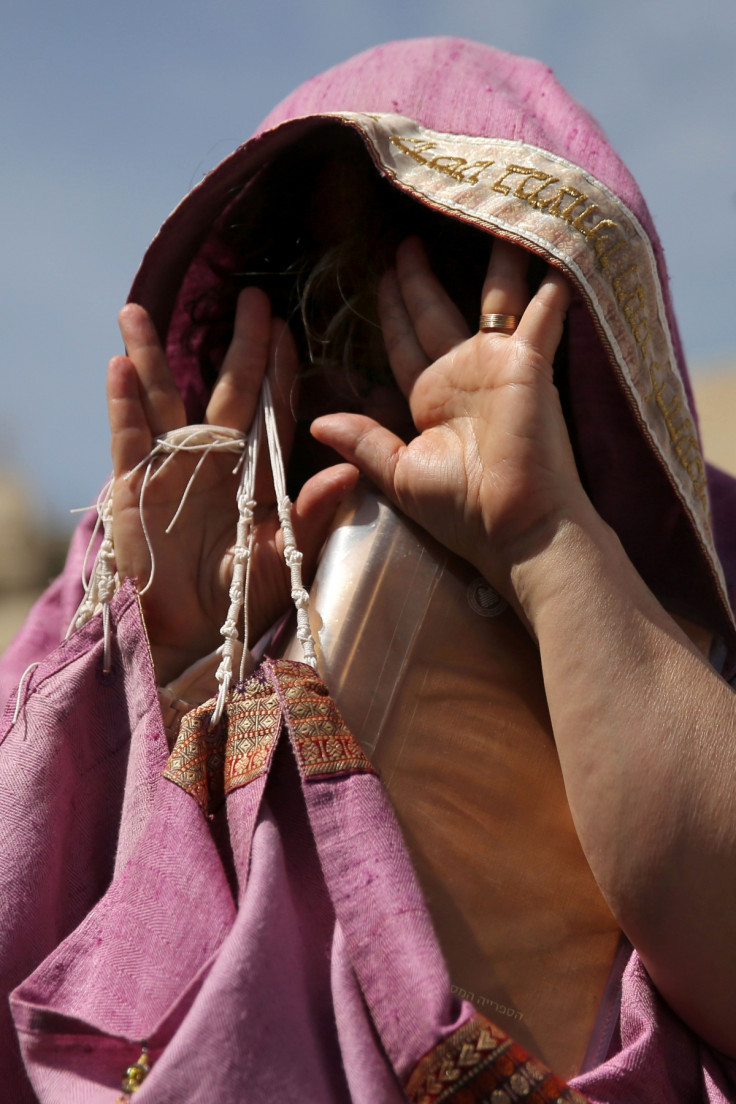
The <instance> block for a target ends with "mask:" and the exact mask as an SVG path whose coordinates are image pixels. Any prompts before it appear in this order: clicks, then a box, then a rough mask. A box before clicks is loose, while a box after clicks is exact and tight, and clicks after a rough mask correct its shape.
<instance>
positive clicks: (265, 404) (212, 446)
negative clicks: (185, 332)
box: [67, 380, 317, 725]
mask: <svg viewBox="0 0 736 1104" xmlns="http://www.w3.org/2000/svg"><path fill="white" fill-rule="evenodd" d="M264 425H265V429H266V440H267V444H268V451H269V458H270V461H271V471H272V475H273V484H274V490H275V493H276V507H277V511H278V517H279V522H280V525H281V531H282V537H283V542H284V560H285V561H286V565H287V567H288V569H289V573H290V583H291V598H292V601H293V602H294V605H295V606H296V613H297V637H298V639H299V640H300V641H301V644H302V650H303V653H304V659H305V661H306V662H307V663H308V664H309V665H310V666H311V667H316V666H317V657H316V653H315V646H314V639H313V637H312V631H311V628H310V624H309V595H308V593H307V590H306V589H305V587H304V585H303V582H302V554H301V552H300V551H299V549H298V548H297V546H296V541H295V539H294V529H293V526H292V522H291V501H290V499H289V497H288V495H287V493H286V475H285V472H284V460H283V454H282V451H281V445H280V442H279V437H278V429H277V425H276V415H275V412H274V405H273V395H272V393H271V388H270V386H269V383H268V380H264V381H263V384H262V387H261V396H260V401H259V404H258V410H257V412H256V416H255V418H254V419H253V423H252V425H251V428H250V431H249V432H248V434H247V436H244V435H243V434H242V433H240V432H239V431H238V430H235V429H231V428H228V427H225V426H211V425H195V426H184V427H182V428H181V429H175V430H171V431H170V432H169V433H165V434H163V435H162V436H160V437H158V438H156V441H155V443H154V446H153V448H152V449H151V451H150V452H149V454H148V455H147V456H145V457H144V458H143V459H142V460H141V461H140V463H139V464H136V466H135V467H134V468H133V469H131V471H129V472H128V473H127V475H126V476H125V478H126V480H129V479H131V478H132V477H133V476H134V475H136V474H137V473H138V472H139V471H141V470H142V471H143V478H142V480H141V489H140V493H139V499H138V508H139V511H140V517H141V528H142V530H143V536H144V540H145V542H146V546H147V548H148V554H149V559H150V569H149V575H148V580H147V582H146V584H145V586H144V587H143V588H142V590H141V591H140V594H141V595H143V594H145V593H146V591H147V590H148V589H149V588H150V587H151V585H152V584H153V579H154V575H155V570H156V560H155V555H154V549H153V542H152V540H151V537H150V533H149V531H148V527H147V525H146V520H145V510H144V507H145V496H146V491H147V490H148V488H149V487H150V484H151V483H152V482H153V480H154V479H156V478H157V477H158V476H160V475H161V472H162V471H164V470H165V468H166V466H167V465H168V464H169V463H170V462H171V461H172V460H173V459H174V457H175V456H176V455H178V454H181V453H184V452H191V453H201V456H200V457H199V460H198V461H197V464H196V465H195V467H194V470H193V472H192V474H191V476H190V477H189V480H188V482H187V485H186V487H185V488H184V492H183V494H182V496H181V499H180V501H179V503H178V505H177V507H176V510H175V512H174V515H173V517H172V518H171V521H170V522H169V524H168V525H167V527H166V530H165V533H166V534H169V533H170V532H171V531H172V529H173V527H174V526H175V524H176V522H177V521H178V519H179V517H180V516H181V514H182V511H183V509H184V507H185V504H186V501H187V499H188V497H189V494H190V492H191V490H192V487H193V486H194V484H195V482H196V479H197V476H198V475H199V473H200V471H201V470H202V466H203V464H204V463H205V461H206V459H207V457H208V456H209V455H211V454H212V453H223V452H224V453H233V454H236V455H237V456H238V458H239V459H238V462H237V463H236V465H235V467H234V469H233V474H234V475H235V474H237V473H238V470H239V469H240V480H239V483H238V490H237V506H238V524H237V530H236V537H235V548H234V551H233V574H232V579H231V583H230V590H229V598H230V606H229V609H228V613H227V617H226V619H225V622H224V624H223V625H222V628H221V629H220V634H221V636H222V638H223V643H222V645H221V648H220V652H221V656H222V659H221V662H220V665H219V667H218V669H217V672H216V677H217V681H218V683H219V692H218V696H217V703H216V706H215V711H214V713H213V716H212V724H213V725H214V724H217V722H218V721H219V720H220V718H221V717H222V713H223V710H224V708H225V703H226V700H227V696H228V693H229V691H230V686H231V683H232V678H233V660H234V657H235V654H236V650H237V649H236V642H237V640H238V637H239V633H238V622H239V621H240V620H241V618H242V622H243V637H242V639H243V644H244V647H243V652H242V658H241V661H240V669H239V678H240V680H241V681H242V679H243V678H244V674H245V664H246V660H247V645H248V595H249V589H250V578H251V565H252V559H253V547H254V533H255V531H254V515H255V509H256V501H255V484H256V471H257V463H258V456H259V452H260V448H261V440H262V427H263V426H264ZM159 461H160V462H159ZM112 492H113V482H112V480H110V482H109V483H108V484H107V485H106V487H105V488H104V489H103V491H102V493H101V494H100V498H99V499H98V502H97V513H98V518H97V523H96V525H95V529H94V532H93V535H92V538H91V540H90V548H91V546H92V544H93V542H94V540H95V537H96V535H97V533H98V532H99V529H100V526H101V527H102V531H103V539H102V544H101V546H100V549H99V551H98V553H97V556H96V558H95V561H94V564H93V567H92V571H91V573H90V576H89V579H87V577H86V576H87V561H88V556H89V549H88V552H87V555H86V556H85V561H84V566H83V569H82V584H83V587H84V592H85V593H84V598H83V599H82V602H81V604H80V606H79V608H78V610H77V612H76V614H75V616H74V618H73V620H72V623H71V625H70V626H69V632H68V633H67V636H68V635H70V634H71V632H72V631H73V630H74V629H76V628H79V627H81V626H82V625H83V624H85V622H86V621H88V620H89V619H90V618H91V617H92V615H93V614H94V613H95V612H96V611H97V610H99V609H101V611H102V617H103V636H104V669H105V671H109V670H110V665H111V623H110V610H109V604H110V600H111V599H112V597H113V595H114V594H115V592H116V591H117V589H118V588H119V586H120V579H119V577H118V575H117V573H116V570H115V552H114V547H113V536H112Z"/></svg>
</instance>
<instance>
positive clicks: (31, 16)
mask: <svg viewBox="0 0 736 1104" xmlns="http://www.w3.org/2000/svg"><path fill="white" fill-rule="evenodd" d="M428 34H457V35H462V36H465V37H468V38H475V39H478V40H480V41H484V42H488V43H490V44H493V45H495V46H499V47H501V48H502V49H507V50H511V51H513V52H516V53H522V54H529V55H532V56H535V57H539V58H541V59H542V60H544V61H545V62H547V63H548V64H549V65H551V66H552V67H553V68H554V69H555V71H556V73H557V76H558V77H559V78H560V80H561V81H562V83H563V84H565V85H566V87H567V88H568V89H569V90H570V91H571V92H572V93H573V95H575V96H576V97H577V98H578V99H580V100H581V101H582V102H583V103H584V104H585V105H586V107H588V109H589V110H590V111H591V112H592V113H593V114H594V115H595V116H596V117H597V118H598V119H599V120H600V121H601V122H602V124H603V126H604V127H605V129H606V131H607V132H608V135H609V137H610V139H611V140H612V142H613V144H614V145H615V146H616V147H617V148H618V150H619V152H620V153H621V154H622V156H623V158H624V160H625V161H626V162H627V163H628V165H629V167H630V168H631V169H632V171H633V173H634V175H635V176H636V178H637V180H638V181H639V184H640V186H641V188H642V190H643V192H644V195H645V197H646V198H647V200H648V202H649V205H650V208H651V209H652V211H653V214H654V218H655V222H656V223H657V225H658V228H659V231H660V235H661V237H662V239H663V241H664V245H665V250H666V253H667V257H668V262H669V266H670V274H671V278H672V283H673V290H674V297H675V304H676V308H677V312H678V317H679V320H680V325H681V330H682V333H683V338H684V342H685V347H686V350H687V353H688V356H689V358H690V360H691V362H693V363H695V364H696V365H699V364H702V363H704V362H708V361H711V360H714V359H716V358H720V357H723V358H730V359H732V360H733V359H736V356H734V354H735V353H736V317H735V316H736V309H735V308H734V298H735V295H736V249H735V248H734V246H735V245H736V133H735V131H736V127H735V126H734V118H735V117H736V94H735V93H734V87H735V82H734V69H736V4H734V2H733V0H617V2H616V3H615V4H613V3H602V2H600V0H599V2H598V3H596V2H592V3H591V0H557V2H556V3H554V4H553V3H550V2H549V0H506V2H505V3H501V2H499V0H442V2H439V0H370V2H367V0H314V2H312V3H309V4H306V3H297V2H296V0H284V2H280V0H271V2H270V3H268V2H267V0H266V2H262V0H258V2H256V0H240V2H239V3H236V2H234V0H209V2H208V3H206V4H205V3H203V2H202V0H197V3H194V2H191V0H176V2H174V0H126V2H125V3H115V4H113V3H108V2H106V0H95V2H92V0H68V2H67V3H65V4H59V3H58V2H52V0H6V3H5V5H4V8H3V19H2V36H1V39H0V103H1V104H2V105H3V106H2V109H1V110H0V142H1V143H2V158H1V159H0V174H1V175H0V188H1V190H2V192H1V194H2V198H3V202H2V205H1V206H0V235H1V238H0V240H2V243H3V263H2V265H1V266H0V327H1V331H0V332H1V333H2V342H1V343H0V357H1V360H0V372H2V383H3V388H2V393H3V403H2V405H1V406H0V467H3V468H6V469H7V468H8V467H10V466H13V467H16V468H18V469H19V470H21V471H22V472H23V473H25V475H26V477H27V479H28V481H29V486H30V488H31V491H32V493H33V495H34V496H35V498H36V500H37V502H38V503H39V505H40V506H41V507H42V508H43V509H46V510H49V511H51V513H52V514H53V516H54V518H55V519H56V520H60V521H64V519H65V518H67V517H68V511H69V510H70V509H71V508H72V507H75V506H80V505H85V504H86V503H87V502H89V501H90V500H91V499H92V498H93V496H94V494H95V493H96V490H97V488H98V487H99V485H100V484H101V483H102V482H103V480H104V478H105V476H106V473H107V469H108V467H109V461H108V451H107V430H106V424H105V408H104V370H105V365H106V362H107V359H108V358H109V356H111V355H112V354H113V353H115V352H118V351H120V340H119V337H118V334H117V327H116V322H115V316H116V313H117V309H118V307H119V306H120V305H121V304H122V303H123V302H124V300H125V298H126V295H127V290H128V287H129V285H130V282H131V280H132V277H133V275H134V273H135V270H136V267H137V265H138V262H139V260H140V258H141V255H142V253H143V250H144V249H145V247H146V245H147V243H148V241H149V240H150V238H151V237H152V236H153V234H154V233H155V232H156V230H157V228H158V226H159V224H160V223H161V222H162V221H163V219H164V218H165V217H166V215H167V214H168V212H169V210H170V209H171V208H172V207H173V206H174V205H175V204H176V203H177V202H178V200H179V199H180V198H181V196H182V195H183V194H184V193H185V192H186V191H187V190H188V189H189V188H190V187H191V186H192V184H193V183H195V182H196V181H197V180H198V179H199V178H200V177H201V175H202V174H203V172H205V171H206V170H207V169H209V168H211V167H212V166H213V165H214V164H216V163H217V161H219V160H220V159H221V157H223V156H224V155H225V154H226V153H228V152H229V151H230V150H231V149H232V148H234V147H235V146H237V145H238V144H240V142H241V141H243V139H244V138H246V137H247V136H248V134H249V133H250V132H251V131H252V130H253V129H254V128H255V126H256V125H257V123H258V122H259V120H260V119H261V118H262V117H263V116H264V115H265V114H266V113H267V111H268V110H269V109H270V108H271V107H272V106H273V104H274V103H276V102H277V101H278V100H279V99H281V98H282V97H283V96H284V95H285V94H286V93H287V92H289V91H290V90H291V89H292V88H293V87H294V86H295V85H296V84H297V83H299V82H300V81H301V80H303V79H306V78H307V77H309V76H311V75H312V74H313V73H315V72H318V71H319V70H321V69H324V68H326V67H327V66H329V65H332V64H335V63H336V62H338V61H341V60H343V59H344V58H346V57H348V56H350V55H351V54H353V53H357V52H358V51H359V50H362V49H365V48H367V47H369V46H371V45H375V44H377V43H379V42H382V41H386V40H388V39H392V38H405V37H413V36H420V35H428Z"/></svg>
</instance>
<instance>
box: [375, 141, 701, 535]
mask: <svg viewBox="0 0 736 1104" xmlns="http://www.w3.org/2000/svg"><path fill="white" fill-rule="evenodd" d="M389 140H390V141H391V142H392V143H393V144H394V146H396V147H397V148H398V149H399V150H401V151H402V152H403V153H405V154H407V155H408V156H409V157H411V158H412V159H413V160H414V161H415V162H417V163H418V164H420V165H422V166H423V167H424V168H426V169H427V170H428V171H430V172H436V173H441V174H442V175H444V176H449V177H453V178H454V179H456V180H458V181H459V182H462V183H464V184H470V185H477V184H478V183H479V182H480V180H481V177H482V175H483V174H487V172H488V170H489V169H490V168H491V166H493V165H494V163H495V165H496V167H495V169H494V176H495V179H493V181H492V183H490V184H488V183H486V188H489V190H490V192H496V193H497V194H498V195H501V196H504V197H506V198H507V199H509V200H518V201H519V202H521V203H525V204H527V205H528V206H529V207H531V208H532V209H534V210H535V211H539V212H540V213H542V214H545V215H549V216H550V217H551V218H554V219H557V220H560V221H562V222H564V223H566V224H567V225H568V226H570V227H572V229H573V230H575V231H576V232H578V233H579V234H580V235H581V236H582V237H583V239H584V240H585V241H586V242H589V243H590V244H591V245H592V247H593V249H592V255H593V258H594V260H595V263H596V264H597V267H598V270H599V272H600V273H601V274H602V276H603V277H604V278H605V280H606V281H607V282H608V284H609V286H610V288H611V291H612V292H613V295H614V297H615V301H616V303H617V304H618V306H619V307H620V309H621V316H622V318H623V321H624V324H625V326H626V328H627V329H628V330H629V332H630V334H631V336H632V338H633V341H634V345H635V347H636V350H637V351H638V356H639V364H640V368H641V370H643V375H642V376H640V377H639V379H640V380H641V379H643V380H644V381H646V380H651V381H652V387H651V391H649V392H648V393H646V394H644V391H646V384H644V387H643V389H642V390H641V391H640V392H639V393H640V395H641V397H642V398H643V401H644V402H645V403H652V402H653V403H655V404H656V407H657V409H658V411H659V416H660V417H661V419H662V421H661V424H662V425H663V427H664V429H665V430H666V432H667V435H668V436H669V440H670V445H671V448H672V452H673V454H674V457H675V459H676V460H677V462H678V464H679V465H680V466H681V467H682V469H683V470H684V472H685V473H686V474H687V477H688V479H689V481H690V483H691V484H692V488H693V491H694V493H695V495H696V496H697V498H698V500H699V501H700V504H701V506H702V507H703V508H704V509H705V511H706V513H707V498H706V490H705V466H704V463H703V458H702V455H701V453H700V445H699V443H698V440H697V432H696V429H695V425H694V423H693V421H692V419H691V418H690V417H689V416H688V414H687V410H686V407H685V406H684V403H683V392H682V386H681V383H680V380H679V377H677V375H676V373H674V372H673V370H672V367H671V366H670V365H669V364H665V365H664V366H663V365H661V364H660V363H659V362H657V361H655V360H654V356H655V352H654V351H653V350H652V346H653V345H655V344H656V340H657V336H658V335H660V334H661V333H662V329H663V327H662V323H661V322H660V321H659V319H658V306H657V303H656V302H650V300H649V296H648V294H647V290H646V287H647V284H646V277H642V275H641V273H640V272H639V261H638V260H637V257H641V253H640V251H639V250H638V241H637V237H636V234H637V231H636V230H632V228H631V227H629V224H628V221H627V218H626V217H623V218H615V217H611V210H612V206H611V205H609V207H608V211H606V207H605V206H604V205H603V204H602V202H601V195H600V185H597V184H596V182H595V181H590V180H589V178H587V177H585V176H584V175H583V173H582V172H579V171H578V172H576V170H575V169H574V167H573V166H570V173H571V175H572V174H573V173H574V172H575V173H576V175H574V176H573V179H574V180H575V184H577V183H579V182H580V181H581V180H583V181H586V180H588V184H586V187H587V188H588V191H586V190H584V189H583V188H579V187H576V186H575V184H573V183H571V181H570V178H569V177H568V179H567V180H565V179H562V178H561V177H560V176H559V175H556V174H554V173H553V172H549V171H547V169H546V168H544V167H542V165H540V164H539V163H537V164H534V163H530V164H521V163H519V162H518V161H516V160H514V161H513V162H508V163H506V164H505V165H504V164H503V162H502V161H499V160H498V159H497V158H496V159H492V158H487V159H486V160H483V161H474V162H468V160H467V159H466V158H464V157H460V156H457V155H456V154H452V153H450V152H447V146H448V145H450V146H451V144H452V139H451V138H449V139H448V138H447V137H446V136H441V135H437V136H436V138H434V139H429V138H426V137H405V136H402V135H398V134H393V135H391V136H390V139H389ZM467 141H468V142H469V143H472V142H474V140H473V139H467ZM503 144H504V145H506V146H508V145H513V144H512V143H503ZM443 147H444V148H443ZM476 148H477V146H476ZM481 148H482V147H481ZM519 148H521V147H519ZM461 149H462V152H463V153H467V147H465V146H461ZM489 152H490V149H489ZM541 156H544V155H543V153H541ZM485 181H488V176H487V175H486V176H485V177H484V182H485ZM590 191H592V192H593V193H594V194H595V197H596V199H598V201H599V202H597V203H596V202H594V201H593V199H592V197H591V195H590V194H589V192H590ZM486 194H487V193H486ZM653 276H654V279H655V280H656V278H657V276H656V272H655V273H653ZM655 335H657V336H655ZM653 338H654V340H653ZM659 355H661V344H660V354H659ZM637 386H639V387H641V384H638V385H637Z"/></svg>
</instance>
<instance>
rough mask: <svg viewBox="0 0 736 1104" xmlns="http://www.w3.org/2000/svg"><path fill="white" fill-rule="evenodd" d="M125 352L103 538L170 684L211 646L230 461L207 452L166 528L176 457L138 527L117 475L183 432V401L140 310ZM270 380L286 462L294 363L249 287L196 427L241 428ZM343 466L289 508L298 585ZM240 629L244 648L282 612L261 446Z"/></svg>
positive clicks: (117, 384)
mask: <svg viewBox="0 0 736 1104" xmlns="http://www.w3.org/2000/svg"><path fill="white" fill-rule="evenodd" d="M119 321H120V328H121V332H122V335H123V339H124V341H125V345H126V349H127V355H126V356H117V357H114V358H113V359H112V360H111V361H110V365H109V369H108V411H109V418H110V427H111V431H112V442H111V450H112V458H113V472H114V481H115V482H114V494H113V518H114V523H113V532H114V544H115V552H116V561H117V570H118V573H119V575H120V576H121V577H122V578H126V577H128V578H132V579H134V580H135V581H136V584H137V586H138V589H139V591H141V592H142V595H141V601H142V606H143V614H144V618H145V623H146V629H147V632H148V636H149V640H150V644H151V651H152V654H153V658H154V664H155V667H156V674H157V678H158V680H159V681H160V682H161V683H165V682H168V681H169V680H170V679H171V678H173V677H175V676H176V675H178V674H179V673H181V671H182V670H183V669H184V668H185V667H187V666H188V665H189V664H190V663H192V662H194V661H195V660H196V659H198V658H200V657H201V656H203V655H206V654H207V653H208V652H209V651H211V650H212V649H213V648H215V647H216V646H217V645H218V644H219V643H220V634H219V631H220V626H221V625H222V623H223V621H224V620H225V616H226V614H227V609H228V604H229V600H228V589H229V585H230V579H231V575H232V552H233V545H234V540H235V527H236V523H237V510H236V490H237V477H236V476H235V475H234V474H233V468H234V466H235V462H236V457H234V456H233V455H232V454H227V453H226V454H220V455H210V456H209V457H208V458H207V460H206V462H205V463H204V464H203V466H202V469H201V471H200V472H199V474H198V475H197V478H196V480H195V482H194V484H193V486H192V488H191V490H190V492H189V494H188V495H187V499H186V503H185V505H184V509H183V510H182V512H181V514H180V516H179V518H178V519H177V522H176V524H175V526H174V527H173V529H172V530H171V532H169V533H166V532H165V530H166V528H167V526H168V525H169V523H170V522H171V520H172V518H173V516H174V514H175V512H176V510H177V507H178V505H179V502H180V501H181V497H182V495H183V493H184V490H185V488H186V486H187V483H188V481H189V478H190V476H191V474H192V471H193V469H194V466H195V464H196V463H197V461H198V460H199V459H200V456H199V455H198V454H194V455H192V454H179V455H176V456H175V457H174V458H173V459H172V460H170V461H169V462H168V463H167V464H166V467H165V469H164V470H163V471H161V473H160V474H159V475H157V476H156V477H155V478H152V479H151V480H150V481H149V483H148V486H147V487H146V493H145V503H144V508H145V525H146V529H147V531H148V534H149V538H150V542H151V546H152V548H153V552H154V557H155V572H154V576H153V580H152V583H151V586H150V587H147V583H148V582H149V578H150V573H151V557H150V553H149V548H148V544H147V542H146V538H145V534H144V531H143V527H142V524H141V515H140V510H139V500H140V490H141V483H142V479H143V470H142V469H139V470H138V471H136V472H135V474H134V475H132V476H130V477H128V478H126V476H128V473H129V472H131V471H132V469H134V468H136V466H137V465H139V464H140V463H141V461H143V460H145V458H146V457H147V456H148V454H149V453H150V451H151V449H152V447H153V444H154V440H155V438H156V437H157V436H159V435H161V434H164V433H166V432H168V431H170V430H173V429H178V428H181V427H183V426H184V425H185V424H186V416H185V412H184V406H183V403H182V400H181V397H180V395H179V393H178V391H177V389H176V385H175V383H174V379H173V376H172V373H171V370H170V367H169V365H168V362H167V359H166V356H165V353H164V351H163V349H162V347H161V343H160V341H159V339H158V336H157V334H156V330H155V328H154V326H153V323H152V322H151V320H150V318H149V316H148V314H147V313H146V311H145V310H144V309H143V308H142V307H140V306H137V305H135V304H129V305H128V306H126V307H124V308H123V310H122V311H121V312H120V317H119ZM266 373H268V376H269V380H270V383H271V387H272V392H273V396H274V403H275V406H276V416H277V423H278V427H279V434H280V438H281V442H282V447H283V450H284V453H285V458H286V457H288V453H289V450H290V447H291V438H292V436H293V424H294V420H293V416H292V403H293V402H294V401H295V400H294V389H295V381H296V373H297V357H296V350H295V347H294V342H293V339H292V336H291V334H290V332H289V329H288V327H287V326H286V324H285V323H284V322H283V321H281V320H279V319H272V317H271V310H270V304H269V301H268V298H267V296H266V295H265V294H264V293H263V292H262V291H260V290H259V289H258V288H246V289H245V290H244V291H243V292H241V294H240V297H239V300H238V306H237V313H236V318H235V325H234V332H233V338H232V342H231V344H230V347H229V350H228V352H227V354H226V356H225V359H224V361H223V365H222V368H221V371H220V375H219V378H218V381H217V384H216V386H215V388H214V390H213V392H212V397H211V399H210V402H209V405H208V407H207V411H206V414H205V422H207V423H209V424H212V425H220V426H226V427H229V428H232V429H236V430H239V431H241V432H244V433H245V432H247V430H248V429H249V427H250V424H251V422H252V419H253V417H254V414H255V411H256V408H257V404H258V398H259V393H260V388H261V382H262V380H263V377H264V375H265V374H266ZM356 478H357V472H356V471H355V469H354V468H353V467H351V466H349V465H347V464H341V465H337V466H336V467H333V468H330V469H327V470H325V471H323V472H319V473H318V474H317V475H315V476H313V477H312V478H311V479H310V480H308V481H307V482H306V483H305V485H304V487H303V489H302V491H301V492H300V494H299V496H298V498H297V501H296V502H295V503H294V507H293V514H292V516H293V523H294V531H295V535H296V539H297V542H298V544H299V547H300V549H301V550H302V552H303V553H304V569H305V575H306V576H307V577H308V575H309V573H310V572H311V570H313V566H314V563H315V560H316V556H317V553H318V552H319V549H320V547H321V545H322V542H323V540H324V537H325V535H326V532H327V530H328V528H329V525H330V523H331V521H332V518H333V516H334V512H335V509H336V507H337V505H338V503H339V502H340V500H341V499H342V498H343V497H344V496H345V494H347V492H348V491H349V490H350V489H351V487H352V486H353V485H354V483H355V480H356ZM256 499H257V502H258V508H257V511H256V520H255V549H254V554H253V566H252V578H253V581H252V585H251V593H250V613H249V621H250V628H251V642H252V641H253V640H255V639H257V638H258V636H260V634H261V633H262V632H264V631H265V630H266V629H267V628H268V627H269V625H270V624H272V622H273V621H274V620H275V618H276V617H277V616H278V615H279V614H280V613H281V612H282V611H283V610H284V609H285V608H286V607H287V604H288V599H289V581H288V575H287V572H286V569H285V566H284V563H283V558H282V554H281V543H280V532H279V522H278V515H277V510H276V502H275V495H274V490H273V482H272V479H271V473H270V465H269V463H268V460H267V456H266V450H265V448H264V450H262V453H261V458H260V460H259V466H258V474H257V483H256Z"/></svg>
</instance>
